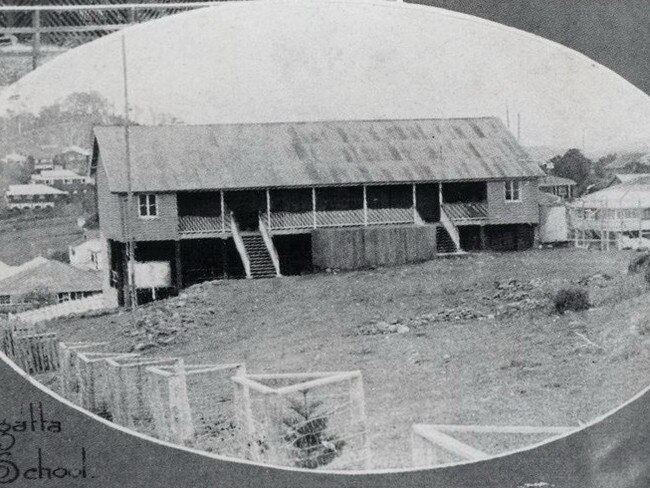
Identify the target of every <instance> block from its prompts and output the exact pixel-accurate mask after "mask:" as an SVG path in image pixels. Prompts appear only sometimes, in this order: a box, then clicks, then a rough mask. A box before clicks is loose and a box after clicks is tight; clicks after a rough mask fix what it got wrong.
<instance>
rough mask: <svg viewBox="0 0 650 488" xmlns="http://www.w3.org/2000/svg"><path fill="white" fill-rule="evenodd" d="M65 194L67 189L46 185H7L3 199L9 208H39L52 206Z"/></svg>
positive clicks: (64, 196)
mask: <svg viewBox="0 0 650 488" xmlns="http://www.w3.org/2000/svg"><path fill="white" fill-rule="evenodd" d="M67 195H68V192H67V191H63V190H59V189H58V188H52V187H51V186H46V185H39V184H31V185H9V188H8V189H7V191H6V192H5V199H6V201H7V206H8V207H9V209H11V210H27V209H31V210H41V209H44V208H52V207H54V205H55V204H57V203H58V202H61V201H62V200H64V199H65V198H66V197H67Z"/></svg>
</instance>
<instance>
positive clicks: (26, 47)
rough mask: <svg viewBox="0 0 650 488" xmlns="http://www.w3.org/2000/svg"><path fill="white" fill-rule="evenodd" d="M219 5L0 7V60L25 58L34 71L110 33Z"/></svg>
mask: <svg viewBox="0 0 650 488" xmlns="http://www.w3.org/2000/svg"><path fill="white" fill-rule="evenodd" d="M222 1H227V0H219V1H214V0H213V1H202V2H201V1H191V0H190V1H185V2H183V1H180V2H179V1H176V2H165V1H159V2H157V3H136V2H133V3H122V4H110V5H88V4H73V5H58V6H35V5H31V6H30V5H28V6H0V59H1V58H3V57H16V56H19V57H28V58H31V59H32V69H36V68H37V67H38V66H39V65H40V64H41V63H42V62H43V60H44V59H46V58H47V59H49V58H50V57H51V56H54V55H56V54H60V53H62V52H64V51H66V50H68V49H71V48H73V47H77V46H79V45H81V44H84V43H86V42H89V41H92V40H95V39H98V38H99V37H102V36H104V35H106V34H110V33H111V32H115V31H117V30H120V29H123V28H125V27H129V26H131V25H133V24H137V23H142V22H148V21H150V20H155V19H159V18H162V17H165V16H168V15H172V14H176V13H179V12H185V11H188V10H193V9H197V8H204V7H208V6H211V5H214V4H217V3H221V2H222Z"/></svg>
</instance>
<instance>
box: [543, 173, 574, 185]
mask: <svg viewBox="0 0 650 488" xmlns="http://www.w3.org/2000/svg"><path fill="white" fill-rule="evenodd" d="M576 184H577V183H576V182H575V181H573V180H572V179H570V178H562V177H561V176H554V175H546V176H544V178H542V179H541V180H539V186H540V187H546V186H564V185H569V186H575V185H576Z"/></svg>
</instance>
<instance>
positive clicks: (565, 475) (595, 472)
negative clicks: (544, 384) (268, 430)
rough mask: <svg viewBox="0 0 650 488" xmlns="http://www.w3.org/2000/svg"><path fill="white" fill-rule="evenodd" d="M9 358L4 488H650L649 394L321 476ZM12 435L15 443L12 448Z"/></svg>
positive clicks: (0, 376)
mask: <svg viewBox="0 0 650 488" xmlns="http://www.w3.org/2000/svg"><path fill="white" fill-rule="evenodd" d="M421 8H427V7H421ZM549 42H552V41H549ZM0 359H1V361H0V381H2V385H3V386H2V391H3V395H2V398H1V399H0V420H2V421H3V422H11V421H12V420H14V421H17V420H18V419H28V420H29V422H28V423H29V426H28V428H27V429H26V430H25V431H24V432H15V433H14V434H7V432H5V431H4V430H0V441H1V440H2V439H1V437H3V436H4V437H5V440H6V441H7V443H5V444H2V443H0V448H6V446H7V445H9V444H11V446H10V448H6V449H5V450H4V451H0V484H8V485H9V486H27V484H28V482H27V479H32V478H25V477H24V474H25V473H26V472H27V470H29V469H36V471H31V472H30V474H32V475H35V476H42V475H44V473H45V476H47V474H46V473H47V471H46V470H48V469H49V470H51V471H50V473H51V472H52V471H54V470H56V469H57V468H58V467H62V468H66V469H67V468H70V469H83V475H80V477H78V478H75V479H71V478H61V479H58V478H56V476H54V477H52V479H51V481H49V482H48V484H47V486H66V487H69V486H84V487H86V486H87V487H92V486H120V487H127V488H128V487H145V486H155V487H165V486H169V487H175V486H191V487H193V488H200V487H204V486H205V487H214V486H224V487H231V486H232V487H248V486H251V487H252V486H264V487H269V488H274V487H287V488H293V487H296V488H298V487H301V488H302V487H305V486H309V487H311V486H314V487H319V488H320V487H327V488H329V487H341V486H345V487H362V486H363V487H371V488H375V487H376V488H382V487H400V488H401V487H404V488H409V487H419V486H429V487H441V488H452V487H458V488H470V487H482V488H497V487H498V488H505V487H512V488H519V487H525V486H540V487H555V488H560V487H582V486H584V487H603V488H610V487H614V486H616V487H617V488H618V487H621V488H627V487H629V488H637V487H638V488H644V487H646V486H650V463H649V462H648V460H647V455H644V453H647V452H650V387H647V388H646V389H644V390H643V391H642V392H640V393H638V394H637V395H636V396H634V397H633V398H632V399H630V400H629V401H627V402H626V403H624V404H623V405H621V406H619V407H617V408H615V409H614V410H612V411H611V412H609V413H607V414H606V415H603V416H601V417H599V418H597V419H595V420H592V421H590V422H589V423H588V424H586V425H585V426H583V427H581V428H579V429H577V430H576V431H574V432H571V433H568V434H565V435H562V436H558V437H555V438H553V439H551V440H548V441H545V442H542V443H539V444H535V445H532V446H527V447H526V448H523V449H518V450H516V451H511V452H508V453H505V454H501V455H497V456H494V457H491V458H489V459H486V460H483V461H477V462H463V463H455V464H450V465H444V466H440V467H434V468H408V469H399V470H398V469H391V470H374V471H366V472H335V471H323V472H320V471H310V470H303V469H297V468H295V469H294V468H285V467H275V466H268V465H261V464H257V463H253V462H250V461H245V460H240V459H232V458H224V457H222V456H216V455H212V454H209V453H205V452H201V451H197V450H194V449H190V448H185V447H181V446H177V445H173V444H169V443H166V442H162V441H159V440H157V439H154V438H150V437H148V436H145V435H143V434H140V433H137V432H134V431H131V430H129V429H127V428H124V427H121V426H118V425H116V424H113V423H111V422H108V421H106V420H104V419H102V418H100V417H98V416H96V415H94V414H92V413H90V412H87V411H84V410H82V409H81V408H80V407H77V406H76V405H74V404H72V403H71V402H69V401H68V400H66V399H64V398H62V397H61V396H59V395H57V394H56V393H54V392H52V391H51V390H49V389H48V388H46V387H45V386H43V385H42V384H40V383H38V382H37V381H35V380H34V379H33V378H31V377H29V376H28V375H27V374H26V373H24V372H23V371H22V370H20V369H19V368H18V367H17V366H15V365H14V364H13V363H12V362H11V361H9V360H8V358H7V357H6V356H5V355H4V354H2V353H0ZM5 393H9V394H8V395H7V394H5ZM34 412H36V415H34ZM48 421H55V422H61V429H60V432H52V431H47V429H45V430H43V428H42V427H43V425H44V422H48ZM0 425H2V423H0ZM7 435H11V436H13V438H14V439H13V441H12V442H11V443H9V442H8V439H9V438H8V437H7ZM82 451H83V455H82ZM7 453H9V455H7ZM12 464H13V466H15V467H16V468H17V469H19V470H20V474H21V477H19V478H17V479H16V480H15V481H11V480H10V476H11V469H12V468H11V465H12ZM35 479H39V478H35ZM40 479H42V478H40Z"/></svg>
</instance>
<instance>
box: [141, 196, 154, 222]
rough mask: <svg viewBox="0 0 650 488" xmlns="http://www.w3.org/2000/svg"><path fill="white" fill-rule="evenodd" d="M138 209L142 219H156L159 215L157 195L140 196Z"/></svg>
mask: <svg viewBox="0 0 650 488" xmlns="http://www.w3.org/2000/svg"><path fill="white" fill-rule="evenodd" d="M138 208H139V210H140V217H156V216H157V215H158V204H157V202H156V195H153V194H151V193H149V194H147V195H138Z"/></svg>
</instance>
